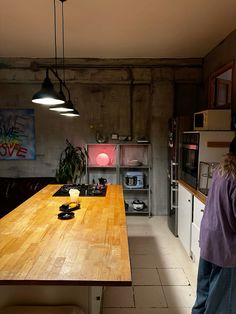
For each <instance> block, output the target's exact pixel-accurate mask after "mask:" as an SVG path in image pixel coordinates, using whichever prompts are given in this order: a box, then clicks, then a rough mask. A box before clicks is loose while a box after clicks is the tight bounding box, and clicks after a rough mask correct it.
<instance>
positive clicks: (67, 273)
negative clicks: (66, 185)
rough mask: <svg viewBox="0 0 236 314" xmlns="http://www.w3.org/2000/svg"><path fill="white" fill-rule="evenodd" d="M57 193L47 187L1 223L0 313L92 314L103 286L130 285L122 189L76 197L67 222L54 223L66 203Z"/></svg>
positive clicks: (113, 187) (49, 186) (117, 188)
mask: <svg viewBox="0 0 236 314" xmlns="http://www.w3.org/2000/svg"><path fill="white" fill-rule="evenodd" d="M60 187H61V185H48V186H47V187H45V188H44V189H42V190H41V191H39V192H38V193H36V194H35V195H34V196H32V197H31V198H30V199H28V200H27V201H25V202H24V203H22V204H21V205H20V206H18V207H17V208H16V209H15V210H13V211H12V212H10V213H9V214H8V215H6V216H5V217H3V218H2V219H0V285H1V286H0V295H1V299H0V308H1V307H3V306H5V305H7V304H78V305H80V306H81V307H82V308H83V309H84V311H85V313H97V312H98V311H97V310H96V308H98V305H96V302H95V303H94V300H96V301H97V302H98V301H100V300H99V298H100V299H101V287H102V286H106V285H113V286H124V285H131V270H130V259H129V251H128V236H127V226H126V217H125V210H124V198H123V191H122V187H121V186H119V185H109V186H108V187H107V193H106V196H105V197H100V196H99V197H80V202H81V208H80V209H78V210H75V211H74V213H75V217H74V218H73V219H70V220H60V219H58V217H57V215H58V213H59V212H60V211H59V207H60V205H62V204H64V203H67V202H69V201H70V199H69V197H59V196H53V194H54V193H55V192H56V191H57V190H58V189H59V188H60ZM16 197H17V195H16ZM96 286H98V287H97V288H96ZM98 294H99V297H98ZM93 299H94V300H93ZM98 303H99V302H98ZM99 304H100V303H99Z"/></svg>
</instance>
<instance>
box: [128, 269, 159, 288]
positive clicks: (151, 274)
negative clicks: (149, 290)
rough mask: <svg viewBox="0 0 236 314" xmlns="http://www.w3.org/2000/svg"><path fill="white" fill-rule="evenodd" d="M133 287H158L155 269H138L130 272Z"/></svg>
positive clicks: (157, 276)
mask: <svg viewBox="0 0 236 314" xmlns="http://www.w3.org/2000/svg"><path fill="white" fill-rule="evenodd" d="M132 282H133V286H160V285H161V281H160V278H159V275H158V272H157V269H152V268H149V269H145V268H138V269H133V270H132Z"/></svg>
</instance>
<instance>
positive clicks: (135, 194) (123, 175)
mask: <svg viewBox="0 0 236 314" xmlns="http://www.w3.org/2000/svg"><path fill="white" fill-rule="evenodd" d="M87 150H88V160H87V183H88V184H92V183H98V182H99V178H105V179H106V180H107V183H108V184H121V185H122V186H123V191H124V199H125V204H124V206H125V209H126V214H127V215H148V216H149V217H151V215H152V212H151V144H146V143H145V144H137V143H129V144H87ZM134 161H137V164H135V163H132V162H134ZM134 200H138V201H140V202H143V203H144V208H143V209H139V210H137V209H134V208H133V201H134Z"/></svg>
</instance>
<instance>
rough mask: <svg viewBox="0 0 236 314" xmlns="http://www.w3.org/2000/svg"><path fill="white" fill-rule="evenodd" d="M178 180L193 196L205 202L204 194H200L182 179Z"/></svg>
mask: <svg viewBox="0 0 236 314" xmlns="http://www.w3.org/2000/svg"><path fill="white" fill-rule="evenodd" d="M178 182H179V183H180V184H181V185H182V186H183V187H184V188H186V189H187V190H188V191H189V192H190V193H191V194H192V195H193V196H195V197H196V198H198V199H199V201H201V202H202V203H203V204H206V199H207V197H206V195H204V194H202V193H201V192H200V191H198V190H196V189H194V188H193V187H192V186H190V185H189V184H188V183H186V182H185V181H183V180H178Z"/></svg>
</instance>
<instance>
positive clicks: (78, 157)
mask: <svg viewBox="0 0 236 314" xmlns="http://www.w3.org/2000/svg"><path fill="white" fill-rule="evenodd" d="M87 157H88V152H87V150H86V149H85V148H84V147H80V146H78V147H74V146H73V145H72V144H71V143H70V142H69V141H68V140H66V148H65V149H64V150H63V151H62V153H61V156H60V161H59V166H58V169H57V170H56V180H57V182H59V183H73V184H75V183H77V180H78V179H79V183H81V178H82V176H83V175H84V174H85V172H86V158H87Z"/></svg>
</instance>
